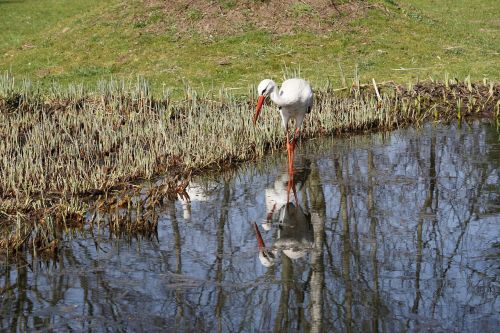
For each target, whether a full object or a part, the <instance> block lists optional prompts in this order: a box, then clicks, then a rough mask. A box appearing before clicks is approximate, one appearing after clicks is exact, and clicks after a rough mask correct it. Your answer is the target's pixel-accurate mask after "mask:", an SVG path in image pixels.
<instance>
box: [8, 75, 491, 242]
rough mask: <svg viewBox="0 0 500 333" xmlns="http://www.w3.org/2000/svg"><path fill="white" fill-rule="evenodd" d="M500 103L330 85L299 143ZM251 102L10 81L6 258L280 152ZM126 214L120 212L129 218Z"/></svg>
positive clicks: (472, 90) (411, 88)
mask: <svg viewBox="0 0 500 333" xmlns="http://www.w3.org/2000/svg"><path fill="white" fill-rule="evenodd" d="M499 94H500V91H499V85H498V84H497V83H496V82H492V81H487V80H484V81H483V82H478V83H473V82H470V80H465V81H463V82H457V81H454V80H449V79H446V80H445V81H443V82H420V83H415V84H408V85H406V86H402V85H397V84H394V83H392V82H388V83H384V84H377V83H376V82H375V80H373V81H371V82H368V83H365V84H363V83H360V82H359V81H358V80H353V81H352V82H350V83H349V87H345V88H339V89H333V88H332V87H331V86H329V85H325V86H324V87H318V88H317V89H316V91H315V105H314V108H313V109H314V112H312V113H311V115H310V117H307V118H306V121H305V124H304V129H303V132H302V133H303V134H302V137H303V139H307V138H310V137H313V136H321V135H332V134H335V135H338V134H341V133H346V132H349V133H352V132H356V131H367V130H375V129H376V130H390V129H394V128H399V127H403V126H406V125H408V124H414V125H416V126H418V125H419V124H423V123H424V122H425V121H427V120H433V121H448V120H452V119H458V120H459V121H460V120H462V119H464V118H467V117H478V116H489V117H493V118H494V117H498V113H499V102H498V101H499ZM247 96H248V97H246V98H241V97H239V98H237V97H235V96H232V95H231V94H230V93H228V92H227V91H223V90H221V91H220V92H219V93H218V94H217V95H208V94H199V93H197V92H195V91H194V90H192V89H189V88H187V89H186V91H185V96H184V98H183V99H180V100H179V99H177V100H173V99H171V98H170V96H169V94H168V91H165V92H164V94H163V95H162V96H159V97H155V96H153V94H152V93H151V87H150V86H149V84H148V83H147V82H146V81H145V80H143V79H137V81H135V82H131V83H130V82H129V83H126V82H124V81H115V80H110V81H102V82H100V83H99V84H98V85H97V87H96V89H94V90H88V89H86V88H84V87H83V86H68V87H64V88H63V87H60V86H58V85H54V86H52V87H51V89H49V90H39V89H38V88H37V87H36V85H35V84H33V83H32V82H30V81H28V80H22V81H20V82H16V81H15V79H14V78H13V77H12V76H11V75H9V74H8V73H7V74H4V75H2V77H1V78H0V137H1V139H2V140H1V143H0V156H1V160H0V173H1V175H0V193H1V198H0V199H1V201H0V219H1V221H2V224H1V229H2V230H1V232H2V237H1V238H0V248H2V249H20V248H21V247H22V246H24V245H27V244H30V245H31V246H34V247H35V248H45V247H47V246H48V244H50V242H51V240H54V236H50V235H54V234H55V233H54V232H52V230H53V229H54V228H56V227H57V226H61V225H64V226H66V225H68V224H75V223H76V224H77V225H78V224H81V223H84V221H85V220H87V219H86V218H85V212H86V211H87V209H88V207H89V202H90V201H91V200H94V199H96V198H103V197H104V198H106V199H107V198H108V196H109V195H110V193H113V192H114V193H116V192H119V191H120V190H122V191H130V190H133V189H134V188H136V184H137V182H139V181H141V180H152V179H155V177H158V176H160V175H161V176H162V181H160V182H159V183H155V185H154V186H153V187H152V189H151V191H154V192H155V193H157V195H161V194H165V193H175V192H178V193H182V192H183V188H184V187H185V186H186V184H187V182H188V178H189V175H190V174H191V173H197V172H200V171H202V170H208V169H216V170H220V169H224V168H227V167H231V166H234V165H235V164H237V163H239V162H242V161H248V160H255V159H259V158H261V157H262V156H264V154H267V153H270V152H276V151H281V150H282V149H283V147H284V141H283V140H284V139H283V135H282V128H281V126H280V124H279V117H277V116H274V115H275V112H274V111H271V108H270V107H267V108H268V109H269V110H267V111H264V112H266V113H267V114H266V116H264V117H263V119H264V120H263V121H262V122H261V123H260V124H259V125H258V126H257V127H255V128H254V127H253V125H252V123H251V118H252V117H251V115H252V112H253V108H254V104H253V103H254V101H253V98H252V96H255V92H254V91H253V90H252V88H250V89H249V91H248V95H247ZM130 193H132V192H130ZM171 196H172V195H171ZM127 197H129V196H127ZM174 197H175V196H174ZM147 198H149V199H150V198H151V197H150V196H148V197H147ZM123 200H125V199H124V198H123V197H122V199H121V201H123ZM119 201H120V200H119ZM127 202H128V201H127V200H125V202H122V203H120V206H127V207H130V203H127Z"/></svg>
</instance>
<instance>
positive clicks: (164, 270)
mask: <svg viewBox="0 0 500 333" xmlns="http://www.w3.org/2000/svg"><path fill="white" fill-rule="evenodd" d="M298 149H299V150H298V152H297V153H296V174H295V176H294V184H295V188H296V194H297V198H295V196H294V194H293V191H290V198H289V200H290V202H291V203H292V204H291V205H288V206H287V205H286V203H287V186H288V176H287V174H286V169H285V168H286V160H285V158H286V152H283V153H280V154H276V156H272V157H270V158H269V159H266V160H265V161H262V162H260V163H258V164H250V165H246V166H245V167H243V168H241V169H240V170H239V171H237V172H236V174H234V175H230V176H229V175H221V176H214V177H212V178H204V179H197V180H196V181H195V182H194V183H193V184H192V185H191V187H190V189H189V192H190V195H191V203H190V204H188V203H182V202H180V201H178V202H176V203H171V204H167V205H165V206H161V207H158V209H157V211H158V214H160V216H159V217H160V223H159V227H158V233H157V235H155V237H136V238H133V237H132V238H130V237H128V238H126V237H125V238H116V237H111V236H110V235H108V234H107V233H106V232H105V231H101V232H100V233H98V231H96V230H95V233H94V236H91V235H90V233H88V232H87V233H83V236H82V234H80V235H77V237H72V236H70V235H68V237H67V240H66V241H65V242H63V245H62V246H61V251H60V252H59V253H58V255H57V257H55V258H50V259H49V258H45V259H44V258H40V259H33V258H31V257H27V258H25V259H24V260H21V259H20V260H17V261H16V262H14V263H12V264H9V265H7V264H2V266H1V267H0V269H1V272H0V302H1V308H0V323H1V324H0V325H1V327H2V328H3V329H4V330H6V331H7V330H10V331H16V330H17V331H35V330H39V331H52V330H55V331H96V332H102V331H149V332H150V331H186V332H218V331H220V332H271V331H272V332H294V331H298V332H302V331H305V332H308V331H312V332H322V331H323V332H359V331H363V332H378V331H379V332H404V331H409V332H430V331H432V332H467V331H468V332H493V331H498V327H500V316H499V313H500V299H499V290H500V285H499V282H498V280H497V275H498V273H499V268H500V238H499V236H500V235H499V233H500V168H499V166H500V143H499V134H498V132H497V131H496V129H495V128H494V127H493V126H490V125H488V124H485V123H480V122H477V123H474V124H472V125H470V126H467V125H463V126H462V128H458V127H457V126H456V125H452V126H438V125H427V126H425V127H424V128H421V129H408V130H401V131H396V132H392V133H390V134H387V133H386V134H372V135H364V136H353V137H350V138H346V139H322V140H312V141H309V142H308V143H307V144H305V145H303V146H302V147H300V148H298ZM254 222H255V223H256V225H257V227H258V229H259V231H260V233H261V234H262V238H263V242H264V243H265V246H266V254H267V255H269V257H267V258H266V257H264V256H263V255H259V254H260V253H262V252H261V251H259V247H258V241H257V236H256V232H255V230H254ZM73 238H74V239H73ZM273 256H274V258H273ZM263 264H266V265H263Z"/></svg>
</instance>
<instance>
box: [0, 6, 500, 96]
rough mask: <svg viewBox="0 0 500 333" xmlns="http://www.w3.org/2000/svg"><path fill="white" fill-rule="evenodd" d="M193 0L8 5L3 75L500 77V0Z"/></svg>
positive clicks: (203, 81)
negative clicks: (447, 74)
mask: <svg viewBox="0 0 500 333" xmlns="http://www.w3.org/2000/svg"><path fill="white" fill-rule="evenodd" d="M184 3H185V1H180V0H175V1H167V2H165V1H159V0H142V1H139V0H135V1H119V0H110V1H106V2H101V1H97V0H26V1H8V0H0V12H1V13H2V19H1V20H0V31H2V34H0V71H4V70H11V71H12V72H13V73H14V75H16V76H19V77H22V76H28V77H30V78H31V79H33V80H35V81H39V82H41V83H42V84H47V83H49V82H51V81H53V80H56V81H59V82H62V83H80V82H85V83H95V82H96V81H98V80H99V79H103V78H104V79H106V78H109V77H110V76H115V77H124V78H135V77H136V75H143V76H145V77H147V78H148V80H150V81H151V82H152V83H153V86H154V87H155V89H156V90H159V89H161V88H162V87H169V88H171V89H172V90H174V91H181V90H182V89H183V87H184V86H185V85H186V84H187V85H190V86H193V87H195V88H197V89H203V90H209V89H215V90H218V89H219V88H220V87H226V88H231V89H233V90H234V92H235V93H238V92H241V93H244V92H246V91H247V88H248V86H249V85H252V84H256V83H257V82H258V81H259V80H260V79H262V78H265V77H271V78H276V79H277V80H278V81H279V80H280V79H281V78H282V77H283V74H284V72H300V75H301V76H302V77H305V78H307V79H309V80H311V81H312V82H313V84H320V83H321V84H323V83H325V82H326V81H330V82H333V83H334V85H336V86H340V85H342V84H343V83H342V82H343V81H344V79H346V81H347V83H349V77H352V76H353V74H354V72H355V68H356V66H357V67H358V69H359V73H360V76H361V80H368V79H370V78H372V77H375V78H376V79H377V80H378V81H385V80H395V81H398V82H406V81H408V80H409V79H416V78H421V79H425V78H428V77H432V76H434V77H439V78H443V77H444V73H449V74H450V76H455V77H457V78H460V79H463V78H464V77H466V76H468V75H470V76H471V77H472V79H473V80H475V79H482V78H484V77H486V78H489V79H494V80H498V79H499V77H500V75H499V74H500V61H499V54H500V38H499V36H500V34H499V30H500V27H499V26H500V20H499V19H498V15H497V14H498V13H499V12H500V2H498V1H496V0H484V1H477V0H476V1H466V0H440V1H433V0H409V1H400V0H385V1H382V0H380V1H376V0H371V1H340V0H337V1H329V0H309V1H288V0H282V1H273V0H268V1H265V0H241V1H236V0H213V1H201V0H193V1H190V2H189V5H185V4H184ZM332 3H335V4H336V6H333V5H332ZM340 68H342V70H340ZM342 72H343V74H342Z"/></svg>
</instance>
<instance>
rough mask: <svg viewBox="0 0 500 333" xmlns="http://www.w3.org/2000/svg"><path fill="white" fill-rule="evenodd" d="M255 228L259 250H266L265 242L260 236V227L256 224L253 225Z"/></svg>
mask: <svg viewBox="0 0 500 333" xmlns="http://www.w3.org/2000/svg"><path fill="white" fill-rule="evenodd" d="M253 226H254V228H255V234H256V236H257V244H258V246H259V250H264V249H265V248H266V245H265V244H264V240H263V239H262V235H261V234H260V231H259V227H258V226H257V223H255V222H254V223H253Z"/></svg>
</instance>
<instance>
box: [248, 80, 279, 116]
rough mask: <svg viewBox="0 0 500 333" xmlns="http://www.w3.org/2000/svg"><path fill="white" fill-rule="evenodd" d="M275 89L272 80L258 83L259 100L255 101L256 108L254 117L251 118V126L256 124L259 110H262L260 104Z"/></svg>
mask: <svg viewBox="0 0 500 333" xmlns="http://www.w3.org/2000/svg"><path fill="white" fill-rule="evenodd" d="M275 87H276V84H275V83H274V81H273V80H269V79H265V80H262V81H260V83H259V85H258V86H257V92H258V93H259V99H258V100H257V108H256V109H255V115H254V117H253V124H254V125H255V123H256V122H257V118H259V114H260V109H261V108H262V104H263V103H264V100H265V99H266V97H267V96H269V95H270V94H271V92H272V91H273V90H274V88H275Z"/></svg>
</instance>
